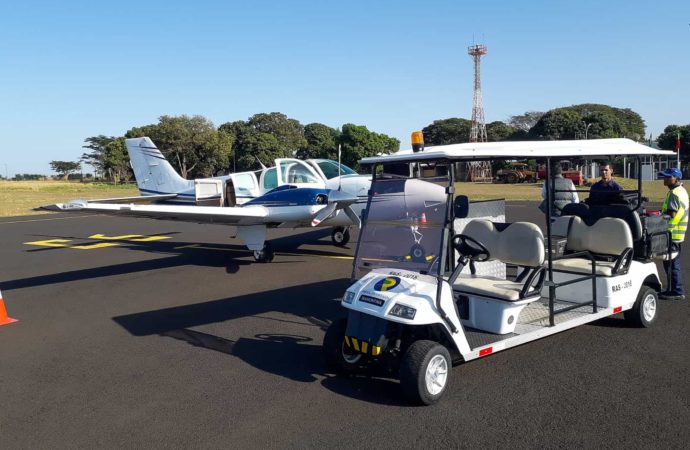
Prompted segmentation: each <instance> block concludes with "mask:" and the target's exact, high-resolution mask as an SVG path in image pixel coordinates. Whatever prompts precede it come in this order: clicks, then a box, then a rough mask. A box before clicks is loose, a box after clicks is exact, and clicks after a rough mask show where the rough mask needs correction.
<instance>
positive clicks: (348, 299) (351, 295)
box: [343, 291, 355, 303]
mask: <svg viewBox="0 0 690 450" xmlns="http://www.w3.org/2000/svg"><path fill="white" fill-rule="evenodd" d="M354 299H355V293H354V292H350V291H346V292H345V297H343V303H352V302H353V301H354Z"/></svg>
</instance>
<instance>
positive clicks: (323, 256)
mask: <svg viewBox="0 0 690 450" xmlns="http://www.w3.org/2000/svg"><path fill="white" fill-rule="evenodd" d="M276 255H280V256H312V257H314V258H330V259H353V258H354V257H353V256H331V255H310V254H308V253H283V252H277V253H276Z"/></svg>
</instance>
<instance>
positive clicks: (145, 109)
mask: <svg viewBox="0 0 690 450" xmlns="http://www.w3.org/2000/svg"><path fill="white" fill-rule="evenodd" d="M473 43H481V44H484V45H486V46H487V47H488V54H487V55H486V56H485V57H484V58H482V64H481V73H482V78H481V80H482V94H483V102H484V110H485V117H486V122H487V123H488V122H492V121H495V120H503V121H505V120H508V119H509V118H510V116H513V115H517V114H522V113H524V112H526V111H547V110H549V109H552V108H556V107H561V106H569V105H573V104H580V103H602V104H608V105H611V106H615V107H620V108H631V109H633V110H634V111H636V112H638V113H639V114H641V115H642V117H643V119H644V120H645V122H646V124H647V134H648V135H649V134H650V133H651V134H653V135H654V136H656V135H658V134H659V133H660V132H662V131H663V129H664V127H665V126H667V125H669V124H681V125H685V124H690V111H689V108H690V86H689V84H690V83H689V82H690V51H689V49H690V2H689V1H687V0H684V1H680V0H673V1H671V0H657V1H655V2H650V1H638V0H628V1H610V0H599V1H592V0H581V1H577V2H573V1H559V0H550V1H542V0H538V1H529V0H522V1H491V0H485V1H481V2H480V1H476V2H467V1H462V0H448V1H441V0H424V1H405V0H398V1H388V0H382V1H373V0H369V1H359V0H348V1H346V2H328V1H324V0H321V1H318V0H314V1H307V0H292V1H290V0H288V1H285V0H283V1H272V0H271V1H269V0H256V1H252V2H248V1H246V0H244V1H231V0H226V1H206V0H196V1H194V2H191V1H189V0H186V1H178V0H167V1H145V0H139V1H129V0H120V1H118V2H94V1H93V0H90V1H69V0H65V1H62V2H54V1H31V0H24V1H22V2H17V1H15V2H12V1H9V0H3V1H0V173H1V174H2V175H6V174H8V175H9V176H10V177H12V176H13V175H14V174H15V173H41V174H49V173H50V167H49V162H50V161H51V160H68V161H76V160H78V159H79V157H80V156H81V155H82V153H83V152H84V149H83V148H82V145H84V139H85V138H87V137H89V136H96V135H99V134H104V135H111V136H122V135H124V133H125V132H126V131H127V130H128V129H130V128H132V127H135V126H142V125H147V124H152V123H156V122H157V121H158V117H160V116H162V115H182V114H188V115H194V114H200V115H203V116H205V117H207V118H209V119H210V120H211V121H213V122H214V124H216V125H220V124H222V123H225V122H229V121H235V120H247V119H248V118H249V117H250V116H252V115H254V114H257V113H262V112H274V111H277V112H282V113H284V114H286V115H287V116H289V117H291V118H294V119H297V120H299V121H300V122H301V123H302V124H304V125H306V124H308V123H312V122H320V123H324V124H326V125H329V126H331V127H340V126H342V125H343V124H345V123H354V124H357V125H366V126H367V127H368V128H369V129H370V130H372V131H375V132H378V133H385V134H387V135H389V136H393V137H396V138H398V139H399V140H400V141H401V147H402V148H408V147H409V146H410V144H409V140H410V138H409V136H410V133H411V132H412V131H415V130H419V129H422V128H423V127H425V126H427V125H429V124H430V123H432V122H433V121H434V120H438V119H445V118H449V117H463V118H467V119H469V118H471V114H472V94H473V75H474V73H473V67H472V60H471V58H470V57H469V56H468V55H467V47H468V46H469V45H471V44H473Z"/></svg>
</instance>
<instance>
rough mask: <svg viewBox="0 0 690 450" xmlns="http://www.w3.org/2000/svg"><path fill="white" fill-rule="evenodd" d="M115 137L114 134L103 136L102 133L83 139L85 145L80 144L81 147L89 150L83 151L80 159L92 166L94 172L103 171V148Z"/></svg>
mask: <svg viewBox="0 0 690 450" xmlns="http://www.w3.org/2000/svg"><path fill="white" fill-rule="evenodd" d="M115 139H117V138H116V137H115V136H105V135H103V134H99V135H98V136H91V137H88V138H86V139H84V142H85V143H86V145H82V148H87V149H89V150H91V151H90V152H86V153H83V154H82V155H81V158H80V160H81V161H82V162H84V163H86V164H88V165H90V166H91V167H93V168H94V169H95V171H96V173H105V167H104V158H105V148H106V146H107V145H108V144H110V143H111V142H113V141H114V140H115Z"/></svg>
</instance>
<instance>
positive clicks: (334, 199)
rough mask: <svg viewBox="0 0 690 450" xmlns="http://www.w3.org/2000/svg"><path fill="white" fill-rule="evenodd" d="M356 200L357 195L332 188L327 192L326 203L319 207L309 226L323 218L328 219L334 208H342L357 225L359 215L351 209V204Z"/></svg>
mask: <svg viewBox="0 0 690 450" xmlns="http://www.w3.org/2000/svg"><path fill="white" fill-rule="evenodd" d="M355 202H357V197H356V196H354V195H351V194H348V193H347V192H343V191H336V190H332V191H330V192H329V194H328V205H326V207H325V208H323V209H321V210H320V211H319V212H318V213H316V215H315V216H314V218H313V219H312V220H311V226H312V227H315V226H317V225H318V224H320V223H321V222H323V221H324V220H326V219H328V218H329V217H330V216H331V215H332V214H333V213H334V212H335V211H336V210H338V209H342V210H344V212H345V214H346V215H347V217H349V218H350V220H352V222H353V223H354V224H356V225H357V226H359V217H358V216H357V213H356V212H354V211H353V209H352V204H353V203H355Z"/></svg>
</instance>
